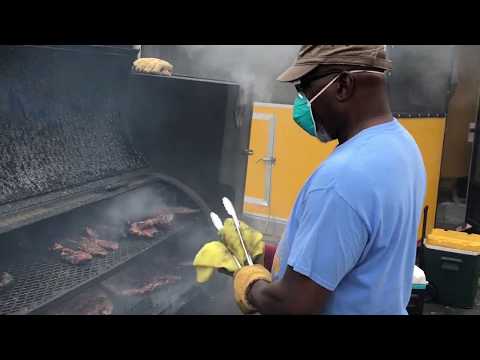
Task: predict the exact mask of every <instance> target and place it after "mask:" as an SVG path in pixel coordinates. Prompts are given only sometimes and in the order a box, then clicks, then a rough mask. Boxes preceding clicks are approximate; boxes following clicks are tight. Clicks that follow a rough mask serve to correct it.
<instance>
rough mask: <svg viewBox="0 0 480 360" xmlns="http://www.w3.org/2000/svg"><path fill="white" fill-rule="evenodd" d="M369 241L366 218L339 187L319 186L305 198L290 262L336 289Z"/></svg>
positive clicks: (301, 270)
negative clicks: (350, 203)
mask: <svg viewBox="0 0 480 360" xmlns="http://www.w3.org/2000/svg"><path fill="white" fill-rule="evenodd" d="M367 241H368V230H367V226H366V224H365V222H364V221H363V220H362V219H361V218H360V216H359V215H358V213H357V212H356V211H355V210H354V209H353V208H352V207H351V206H350V205H349V204H348V203H347V201H346V200H345V199H343V198H342V197H341V196H340V195H339V194H338V193H337V192H336V191H335V189H333V188H330V189H321V190H315V191H312V192H310V193H309V194H308V195H307V197H306V199H305V203H304V206H303V211H302V214H301V215H300V219H299V225H298V231H297V234H296V235H295V238H294V241H293V242H292V245H291V250H290V254H289V257H288V261H287V262H288V265H290V266H291V267H292V268H293V269H294V270H295V271H296V272H298V273H301V274H303V275H305V276H307V277H309V278H310V279H311V280H313V281H314V282H316V283H317V284H319V285H320V286H322V287H324V288H326V289H327V290H330V291H334V290H335V289H336V287H337V286H338V284H339V283H340V282H341V281H342V279H343V278H344V277H345V275H347V274H348V273H349V272H350V271H351V270H352V269H353V268H354V266H355V265H356V263H357V262H358V259H359V258H360V257H361V255H362V253H363V251H364V249H365V246H366V244H367Z"/></svg>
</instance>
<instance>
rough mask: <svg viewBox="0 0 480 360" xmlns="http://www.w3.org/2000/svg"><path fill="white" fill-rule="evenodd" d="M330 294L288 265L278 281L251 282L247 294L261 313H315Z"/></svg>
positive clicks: (319, 310)
mask: <svg viewBox="0 0 480 360" xmlns="http://www.w3.org/2000/svg"><path fill="white" fill-rule="evenodd" d="M329 295H330V291H328V290H327V289H325V288H324V287H322V286H320V285H318V284H316V283H315V282H314V281H312V280H311V279H309V278H308V277H306V276H304V275H302V274H300V273H298V272H296V271H294V270H293V269H292V267H290V266H288V267H287V270H286V271H285V275H284V276H283V278H282V279H281V280H280V281H277V282H273V283H268V282H266V281H263V280H259V281H256V282H254V283H253V285H252V287H251V288H250V291H249V293H248V295H247V297H248V301H249V302H250V303H251V304H252V305H253V306H254V307H255V308H256V309H257V310H258V312H260V313H261V314H315V313H319V312H321V310H322V309H323V306H324V305H325V302H326V300H327V298H328V296H329Z"/></svg>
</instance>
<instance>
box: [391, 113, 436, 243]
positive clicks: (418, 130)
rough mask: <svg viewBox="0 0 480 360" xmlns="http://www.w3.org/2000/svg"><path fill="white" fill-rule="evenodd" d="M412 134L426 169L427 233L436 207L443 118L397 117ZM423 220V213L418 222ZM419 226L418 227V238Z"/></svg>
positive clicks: (433, 220) (432, 221) (433, 218)
mask: <svg viewBox="0 0 480 360" xmlns="http://www.w3.org/2000/svg"><path fill="white" fill-rule="evenodd" d="M399 120H400V122H401V123H402V125H403V126H405V128H406V129H407V130H408V131H409V132H410V134H412V136H413V137H414V138H415V141H416V142H417V144H418V147H419V148H420V151H421V152H422V156H423V162H424V163H425V169H426V171H427V194H426V196H425V204H426V205H428V221H427V234H428V233H429V232H430V231H431V230H432V229H433V226H434V223H435V213H436V209H437V198H438V183H439V180H440V167H441V162H442V148H443V136H444V132H445V118H415V119H399ZM422 222H423V215H422V220H421V222H420V224H421V223H422ZM420 235H421V226H420V229H419V238H420Z"/></svg>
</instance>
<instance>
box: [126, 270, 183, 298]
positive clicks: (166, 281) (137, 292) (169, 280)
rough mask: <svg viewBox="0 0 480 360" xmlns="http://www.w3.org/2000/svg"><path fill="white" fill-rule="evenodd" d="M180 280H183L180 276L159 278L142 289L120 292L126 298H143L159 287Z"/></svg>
mask: <svg viewBox="0 0 480 360" xmlns="http://www.w3.org/2000/svg"><path fill="white" fill-rule="evenodd" d="M178 280H181V277H179V276H170V275H166V276H159V277H156V278H154V279H153V280H152V281H150V282H148V283H147V284H145V285H143V286H142V287H140V288H133V289H126V290H123V291H121V292H120V294H121V295H124V296H141V295H147V294H149V293H151V292H153V291H155V290H156V289H158V288H159V287H161V286H163V285H167V284H173V283H176V282H177V281H178Z"/></svg>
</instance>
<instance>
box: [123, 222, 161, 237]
mask: <svg viewBox="0 0 480 360" xmlns="http://www.w3.org/2000/svg"><path fill="white" fill-rule="evenodd" d="M128 232H129V233H130V234H132V235H135V236H142V237H148V238H153V236H154V235H155V234H156V233H158V230H157V228H156V227H155V226H152V227H150V228H148V227H142V226H141V221H139V222H134V223H132V224H130V227H129V229H128Z"/></svg>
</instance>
